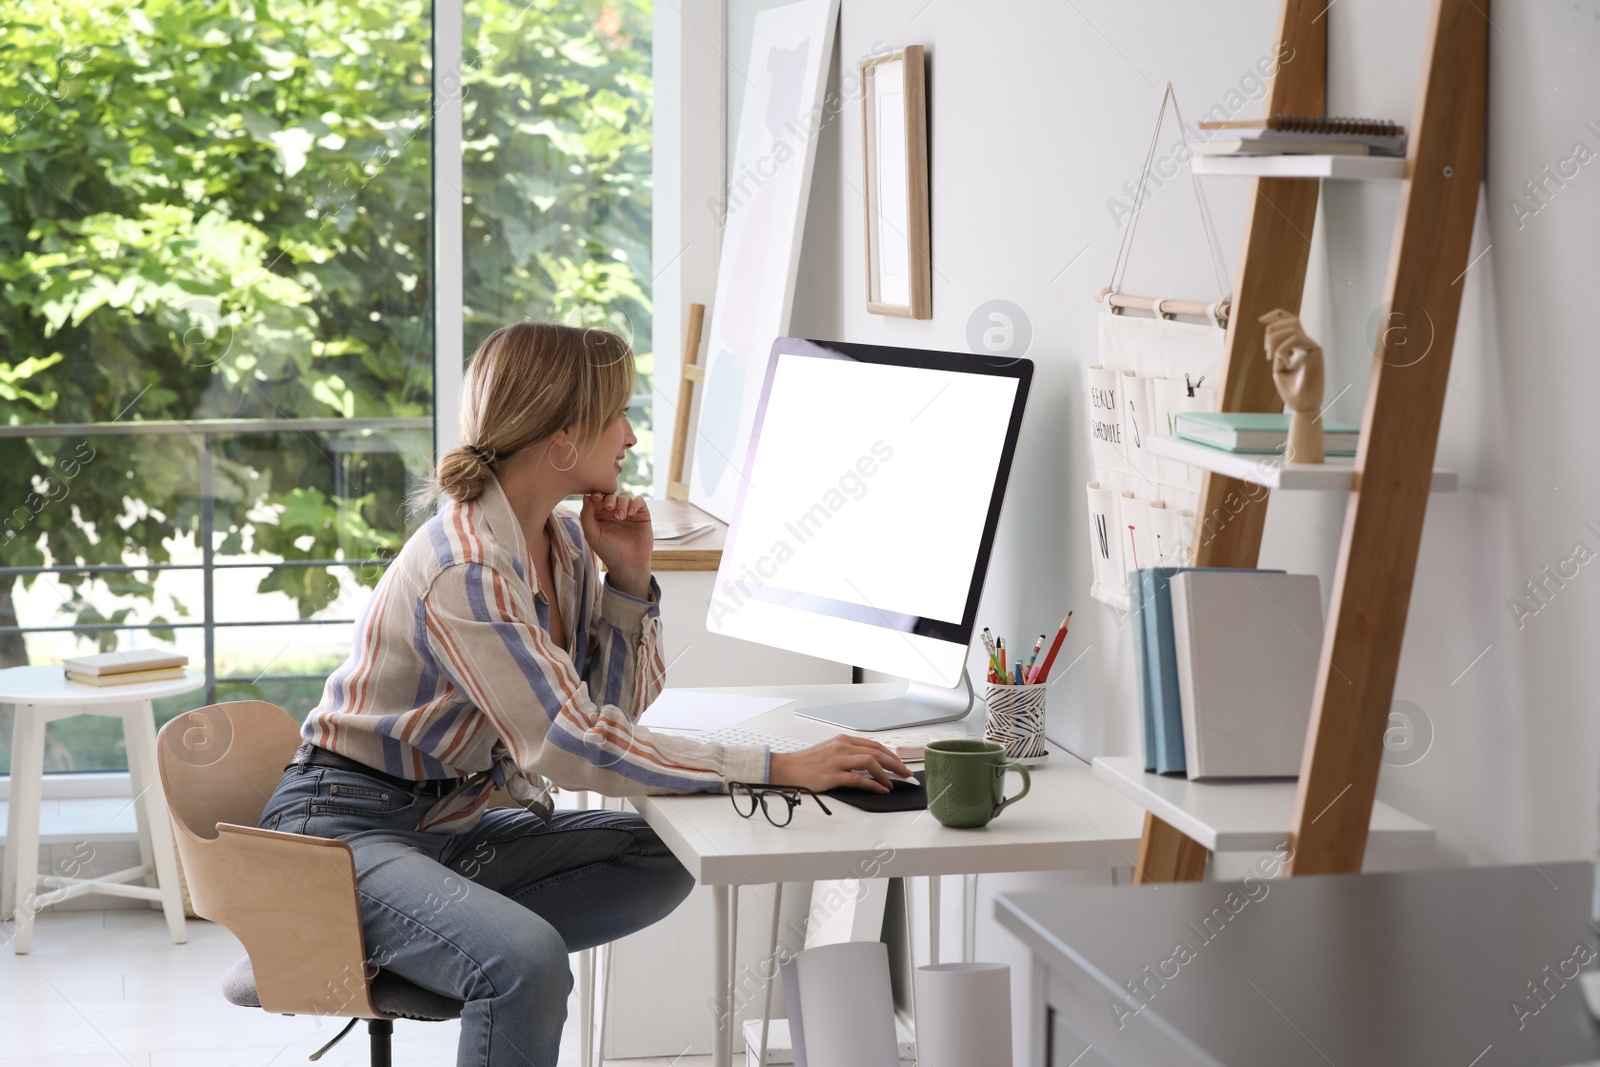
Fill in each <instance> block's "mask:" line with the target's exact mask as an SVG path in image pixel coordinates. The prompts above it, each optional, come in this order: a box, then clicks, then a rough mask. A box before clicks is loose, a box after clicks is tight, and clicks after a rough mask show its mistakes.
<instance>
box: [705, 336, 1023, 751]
mask: <svg viewBox="0 0 1600 1067" xmlns="http://www.w3.org/2000/svg"><path fill="white" fill-rule="evenodd" d="M1032 379H1033V364H1032V363H1031V362H1030V361H1028V360H1024V359H1009V358H997V357H993V356H979V355H968V354H958V353H952V352H933V351H928V350H924V349H907V348H887V347H884V346H881V345H866V344H848V343H845V342H842V341H807V340H800V339H798V338H793V337H780V338H778V340H777V341H776V342H774V344H773V346H772V355H771V357H770V358H769V360H768V362H767V374H766V380H765V383H764V384H763V385H762V389H761V402H760V406H759V407H758V408H757V410H756V417H755V427H754V429H753V431H752V432H751V436H750V450H749V454H748V457H747V459H746V461H745V464H744V469H743V472H742V474H741V475H740V477H741V483H740V486H739V492H738V501H737V503H736V505H735V507H734V514H733V521H732V523H731V524H730V528H729V531H728V538H727V543H726V546H725V547H724V548H723V551H722V564H721V567H720V568H719V570H718V572H717V583H716V587H715V589H714V591H713V593H712V598H711V606H710V609H709V610H708V611H707V613H706V627H707V629H708V630H709V631H710V632H712V633H717V634H724V635H727V636H731V637H739V638H743V639H745V640H747V641H755V642H758V643H760V644H764V645H770V646H773V647H775V648H782V649H787V650H789V651H792V652H800V653H804V654H806V655H811V656H818V657H820V658H823V659H831V660H837V661H839V662H842V663H849V664H852V665H854V666H857V667H864V668H867V669H870V670H875V671H883V672H886V673H888V674H892V675H896V676H899V677H902V678H905V679H907V681H908V683H909V684H908V686H907V690H906V692H905V694H904V695H902V696H900V697H898V698H895V699H893V700H887V701H872V702H863V703H859V704H847V705H840V706H837V707H830V708H808V709H804V710H802V711H800V712H799V714H802V715H808V716H810V717H812V718H817V719H821V720H823V721H825V722H831V723H834V724H836V725H840V726H845V727H848V728H851V729H859V730H882V729H897V728H903V727H908V726H918V725H923V724H926V723H931V722H943V721H947V720H950V719H957V718H961V717H962V716H964V715H966V714H967V713H968V711H970V710H971V707H972V685H971V680H970V678H969V677H968V675H967V670H966V663H967V650H968V647H969V646H970V644H971V641H972V634H973V627H974V620H975V618H976V615H977V611H978V599H979V597H980V596H981V595H982V593H983V580H984V575H985V574H986V572H987V570H988V566H989V553H990V551H991V549H992V548H993V546H994V536H995V528H996V526H997V525H998V524H999V521H1000V506H1001V503H1002V502H1003V501H1004V499H1005V492H1006V481H1007V479H1008V477H1009V475H1010V472H1011V460H1012V456H1013V455H1014V453H1015V451H1016V446H1017V435H1018V432H1019V431H1020V429H1021V425H1022V411H1023V406H1024V404H1025V403H1026V401H1027V398H1028V386H1029V384H1030V382H1031V381H1032Z"/></svg>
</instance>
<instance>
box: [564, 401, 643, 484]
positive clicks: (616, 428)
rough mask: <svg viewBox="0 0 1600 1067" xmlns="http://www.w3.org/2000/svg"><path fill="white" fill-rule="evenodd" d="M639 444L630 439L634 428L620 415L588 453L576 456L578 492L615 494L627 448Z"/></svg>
mask: <svg viewBox="0 0 1600 1067" xmlns="http://www.w3.org/2000/svg"><path fill="white" fill-rule="evenodd" d="M638 443H639V439H638V438H637V437H634V436H633V425H632V424H631V423H629V422H628V413H627V411H626V410H624V411H621V412H619V413H618V414H617V417H616V418H614V419H612V420H611V422H610V423H609V424H607V426H606V428H605V430H604V431H603V432H602V433H601V434H600V436H599V437H598V438H597V439H596V440H595V442H594V444H592V445H590V446H589V449H588V451H586V452H584V453H582V454H581V455H580V456H579V457H578V465H577V468H576V469H575V470H574V471H573V474H574V475H575V476H577V478H578V480H579V482H580V485H579V487H578V491H579V492H584V493H615V492H616V491H617V478H618V476H620V475H621V474H622V460H623V458H624V457H625V456H626V455H627V454H628V449H630V448H632V447H633V446H634V445H636V444H638Z"/></svg>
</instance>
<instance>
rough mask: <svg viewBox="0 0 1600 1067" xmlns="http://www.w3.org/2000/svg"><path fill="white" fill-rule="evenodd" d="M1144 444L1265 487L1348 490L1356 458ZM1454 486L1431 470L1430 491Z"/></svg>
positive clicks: (1450, 474) (1175, 441) (1170, 440)
mask: <svg viewBox="0 0 1600 1067" xmlns="http://www.w3.org/2000/svg"><path fill="white" fill-rule="evenodd" d="M1145 447H1147V448H1149V449H1150V451H1151V452H1152V453H1154V454H1155V455H1157V456H1161V457H1162V458H1164V459H1175V460H1177V461H1178V462H1180V463H1187V464H1189V465H1190V466H1193V467H1200V468H1203V469H1205V470H1208V471H1214V472H1216V473H1217V474H1226V475H1227V476H1228V477H1230V478H1238V479H1239V480H1240V481H1244V482H1253V483H1254V484H1256V485H1264V486H1266V487H1267V488H1268V489H1324V490H1335V491H1339V492H1349V491H1350V487H1351V486H1352V485H1353V484H1354V482H1355V460H1354V459H1352V458H1351V457H1349V456H1329V457H1328V460H1327V462H1325V463H1285V462H1283V460H1282V459H1280V458H1279V457H1277V456H1275V455H1272V454H1270V453H1266V452H1227V451H1224V450H1223V449H1220V448H1212V447H1211V446H1210V445H1202V444H1198V443H1196V442H1194V441H1186V440H1184V439H1182V438H1179V437H1151V438H1148V439H1147V444H1146V446H1145ZM1456 485H1457V478H1456V473H1455V471H1441V470H1436V471H1434V472H1433V486H1432V490H1433V492H1435V493H1453V492H1455V491H1456Z"/></svg>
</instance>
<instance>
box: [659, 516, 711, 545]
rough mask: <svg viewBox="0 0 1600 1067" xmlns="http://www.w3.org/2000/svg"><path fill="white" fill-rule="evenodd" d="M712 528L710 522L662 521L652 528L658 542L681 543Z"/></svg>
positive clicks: (667, 543)
mask: <svg viewBox="0 0 1600 1067" xmlns="http://www.w3.org/2000/svg"><path fill="white" fill-rule="evenodd" d="M709 529H711V524H710V523H709V522H661V523H656V524H655V525H654V526H653V527H652V528H651V534H652V536H653V538H654V539H655V541H656V543H657V544H666V545H681V544H683V543H684V542H685V541H692V540H694V539H695V538H696V537H699V536H700V535H701V534H703V533H705V532H706V531H707V530H709Z"/></svg>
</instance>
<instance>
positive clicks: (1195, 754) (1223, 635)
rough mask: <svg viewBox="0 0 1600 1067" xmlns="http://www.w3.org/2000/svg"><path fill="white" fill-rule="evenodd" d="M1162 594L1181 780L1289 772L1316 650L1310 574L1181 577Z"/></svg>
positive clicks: (1293, 770) (1298, 747)
mask: <svg viewBox="0 0 1600 1067" xmlns="http://www.w3.org/2000/svg"><path fill="white" fill-rule="evenodd" d="M1170 596H1171V605H1170V606H1171V612H1172V631H1173V646H1174V650H1175V653H1176V656H1175V660H1176V667H1177V680H1178V692H1179V698H1180V702H1181V706H1182V724H1183V751H1184V758H1185V764H1186V770H1187V773H1188V776H1189V777H1190V778H1191V779H1205V778H1274V777H1294V776H1296V775H1298V774H1299V773H1300V757H1301V754H1302V751H1303V750H1304V748H1305V739H1306V727H1307V724H1308V723H1309V722H1310V718H1311V700H1312V695H1313V692H1314V691H1315V688H1316V681H1317V667H1318V663H1319V658H1320V655H1321V651H1320V650H1321V644H1322V594H1321V589H1320V586H1319V583H1318V581H1317V577H1316V575H1313V574H1283V573H1262V572H1260V571H1241V570H1205V571H1200V570H1193V571H1185V572H1182V573H1179V574H1176V575H1174V576H1173V578H1172V581H1171V589H1170Z"/></svg>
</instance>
